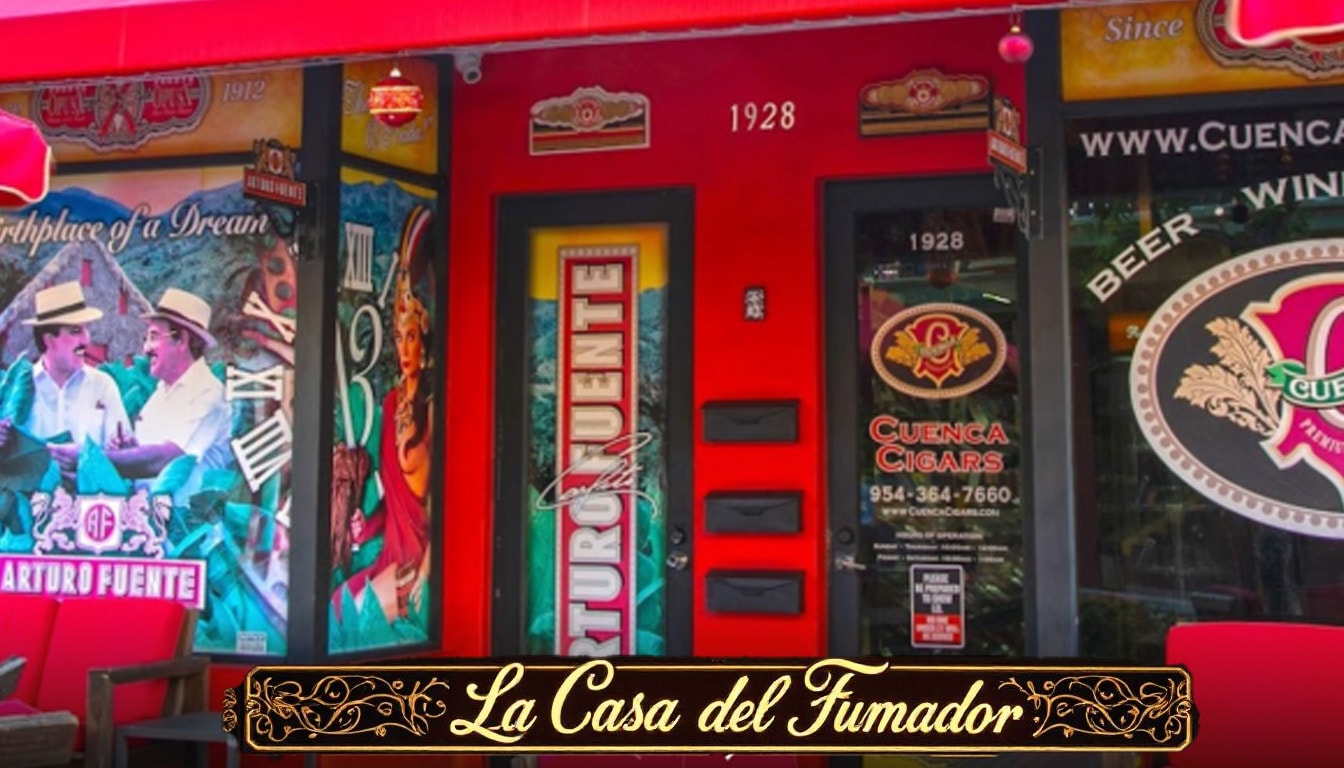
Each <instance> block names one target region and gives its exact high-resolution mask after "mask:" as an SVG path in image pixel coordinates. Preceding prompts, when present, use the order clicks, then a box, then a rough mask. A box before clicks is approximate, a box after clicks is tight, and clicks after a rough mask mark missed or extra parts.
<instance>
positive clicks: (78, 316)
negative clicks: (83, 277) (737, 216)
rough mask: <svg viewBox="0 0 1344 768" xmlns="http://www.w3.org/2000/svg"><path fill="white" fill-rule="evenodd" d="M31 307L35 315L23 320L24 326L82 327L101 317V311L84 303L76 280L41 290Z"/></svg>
mask: <svg viewBox="0 0 1344 768" xmlns="http://www.w3.org/2000/svg"><path fill="white" fill-rule="evenodd" d="M33 305H34V306H33V309H34V312H36V314H35V315H34V316H33V317H31V318H29V319H27V320H24V321H23V324H24V325H82V324H83V323H91V322H93V321H94V320H97V319H98V318H100V317H102V316H103V312H102V310H100V309H95V308H93V307H90V306H88V305H87V304H85V303H84V289H83V288H81V287H80V285H79V281H78V280H71V281H70V282H68V283H61V284H60V285H53V286H51V287H50V288H43V289H42V290H40V291H38V292H37V296H36V297H34V299H33Z"/></svg>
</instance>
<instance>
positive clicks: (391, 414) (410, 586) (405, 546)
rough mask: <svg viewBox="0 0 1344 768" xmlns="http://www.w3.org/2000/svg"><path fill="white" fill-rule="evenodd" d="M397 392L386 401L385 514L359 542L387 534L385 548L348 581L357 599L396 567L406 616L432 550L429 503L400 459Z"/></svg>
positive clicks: (381, 459)
mask: <svg viewBox="0 0 1344 768" xmlns="http://www.w3.org/2000/svg"><path fill="white" fill-rule="evenodd" d="M396 413H397V389H396V388H395V387H393V388H392V389H391V390H390V391H388V393H387V396H386V397H384V398H383V424H382V429H381V430H380V434H379V446H378V477H379V479H380V480H381V481H382V486H383V501H382V514H381V515H375V516H374V517H373V518H372V519H370V520H369V522H368V523H367V524H366V525H365V526H364V531H363V535H362V536H361V537H360V539H359V542H360V543H363V542H365V541H368V540H369V539H371V538H373V537H375V536H377V535H378V534H380V533H381V534H382V535H383V549H382V551H381V552H380V553H379V554H378V557H377V559H375V560H374V561H373V564H372V565H370V566H368V567H367V568H364V569H363V570H360V571H358V572H356V573H354V574H352V575H351V576H350V579H349V580H348V581H347V582H346V584H347V585H349V588H350V591H351V592H352V593H354V595H355V596H356V597H358V596H359V593H360V592H362V591H363V589H364V587H365V586H367V585H368V583H369V580H371V579H372V578H373V577H374V576H376V575H377V574H379V573H382V572H383V570H384V569H386V568H387V567H388V566H396V574H397V609H398V613H399V614H400V615H402V616H405V615H406V607H407V601H408V600H409V598H410V593H411V591H412V590H414V588H415V584H416V580H417V579H418V577H419V570H420V563H421V561H422V560H423V559H424V556H425V551H426V549H428V547H429V512H428V510H427V509H426V507H425V500H424V499H423V498H422V497H420V496H417V495H416V494H415V492H414V491H412V490H411V487H410V485H408V484H407V483H406V475H405V473H403V472H402V471H401V461H400V459H399V458H398V457H397V427H396V423H397V419H396Z"/></svg>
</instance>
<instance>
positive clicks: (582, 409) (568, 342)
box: [523, 224, 668, 656]
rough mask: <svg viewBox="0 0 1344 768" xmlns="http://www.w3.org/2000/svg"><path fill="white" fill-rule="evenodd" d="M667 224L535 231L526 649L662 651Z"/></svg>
mask: <svg viewBox="0 0 1344 768" xmlns="http://www.w3.org/2000/svg"><path fill="white" fill-rule="evenodd" d="M667 238H668V234H667V226H666V225H665V224H630V225H619V226H581V227H554V228H540V229H534V230H532V245H531V258H530V266H531V269H530V278H529V282H530V288H529V302H528V303H529V305H530V308H529V310H528V315H529V316H530V323H529V324H530V326H531V330H530V333H529V337H530V338H529V343H528V347H529V349H528V353H529V359H530V370H529V372H528V376H529V379H530V381H529V386H528V390H529V397H528V401H527V402H528V414H527V419H528V430H527V431H528V434H529V435H530V438H529V440H528V445H527V460H528V468H527V473H528V474H527V477H528V479H527V489H528V490H527V493H528V503H527V507H526V511H525V514H526V515H527V519H526V521H525V525H524V531H525V541H524V546H525V549H524V553H523V558H524V574H525V580H524V585H523V591H524V595H525V597H524V600H525V605H526V613H525V618H524V622H525V635H524V648H525V652H526V653H528V654H533V655H551V654H557V655H562V656H571V655H573V656H613V655H627V654H638V655H641V656H660V655H662V654H663V653H665V652H666V618H665V612H666V611H665V609H666V599H665V597H664V586H665V581H666V566H665V560H666V557H667V552H666V533H667V522H666V515H665V514H664V512H663V508H664V506H665V499H666V496H667V491H666V485H667V458H666V442H667V441H666V434H667V417H666V406H665V403H666V395H665V392H666V389H667V387H666V376H665V374H664V366H663V359H664V348H665V346H666V339H667V314H666V309H665V297H666V292H667V274H668V269H667Z"/></svg>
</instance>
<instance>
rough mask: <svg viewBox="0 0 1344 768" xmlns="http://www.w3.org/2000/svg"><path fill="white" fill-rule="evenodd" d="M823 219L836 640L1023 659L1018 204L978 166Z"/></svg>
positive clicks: (896, 186)
mask: <svg viewBox="0 0 1344 768" xmlns="http://www.w3.org/2000/svg"><path fill="white" fill-rule="evenodd" d="M826 226H827V232H826V242H827V250H828V253H827V260H828V264H827V304H828V310H827V312H828V321H827V322H828V336H827V347H828V360H827V368H828V392H829V395H828V398H829V401H828V433H829V439H830V448H829V451H828V453H829V456H830V458H829V462H830V467H829V480H828V485H829V488H830V490H829V496H830V498H829V501H830V527H831V547H832V550H831V553H830V554H831V557H832V563H833V567H832V571H831V578H830V596H831V605H830V610H829V621H830V645H831V652H832V653H834V654H837V655H840V654H843V655H851V654H857V655H873V656H895V657H902V656H905V657H908V656H919V655H968V656H991V657H993V656H1003V657H1011V656H1020V655H1022V654H1023V653H1024V652H1025V631H1024V615H1025V614H1024V604H1023V600H1024V591H1023V573H1024V566H1025V556H1024V549H1023V547H1024V528H1023V513H1022V503H1021V487H1020V480H1021V476H1020V473H1019V466H1020V463H1021V462H1020V460H1021V452H1022V446H1023V445H1024V442H1023V439H1022V437H1023V436H1022V428H1021V425H1022V418H1021V410H1022V409H1021V402H1020V376H1019V372H1020V363H1021V361H1020V359H1019V355H1018V350H1019V342H1020V341H1021V339H1020V338H1019V334H1020V333H1022V332H1024V330H1023V329H1024V325H1023V323H1022V321H1021V316H1022V311H1021V309H1022V303H1023V301H1022V299H1023V297H1022V291H1021V289H1020V285H1021V284H1022V281H1021V279H1020V276H1019V269H1018V267H1019V259H1018V242H1019V237H1018V232H1017V227H1016V225H1015V223H1014V214H1013V210H1012V209H1011V208H1008V207H1006V206H1005V203H1004V202H1003V198H1002V196H1000V195H999V193H998V192H997V191H996V190H995V189H994V186H993V183H992V181H991V179H990V177H989V176H983V177H982V176H974V177H958V178H939V179H929V180H911V181H900V182H895V181H892V182H878V183H869V182H865V183H860V184H845V185H835V186H832V187H831V188H829V189H828V191H827V211H826ZM891 764H893V765H895V764H902V761H896V762H893V763H891ZM905 764H910V763H909V762H908V761H906V762H905Z"/></svg>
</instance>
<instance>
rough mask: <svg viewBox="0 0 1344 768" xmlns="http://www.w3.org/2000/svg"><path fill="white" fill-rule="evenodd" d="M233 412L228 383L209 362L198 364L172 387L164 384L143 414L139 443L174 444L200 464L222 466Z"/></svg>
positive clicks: (226, 453) (199, 360) (195, 363)
mask: <svg viewBox="0 0 1344 768" xmlns="http://www.w3.org/2000/svg"><path fill="white" fill-rule="evenodd" d="M232 431H233V409H232V408H230V407H229V403H228V401H227V400H225V399H224V383H223V382H221V381H220V380H219V379H218V378H216V376H215V374H214V373H213V372H211V370H210V368H209V366H207V365H206V364H205V360H203V359H200V358H197V360H196V362H194V363H192V364H191V367H190V368H188V369H187V370H186V372H184V373H183V374H182V376H181V377H180V378H179V379H178V380H177V381H175V382H173V383H172V384H171V385H168V384H165V383H164V382H162V381H160V382H159V385H158V386H157V387H155V388H154V394H152V395H150V396H149V400H148V401H146V402H145V407H144V408H142V409H141V410H140V419H139V421H138V422H137V424H136V426H135V439H136V442H138V443H139V444H140V445H157V444H159V443H172V444H173V445H176V446H177V447H178V448H180V449H181V450H182V453H185V454H187V455H190V456H195V457H196V459H197V461H198V464H207V463H208V464H211V465H214V466H219V465H220V463H221V460H222V459H224V458H225V457H227V455H228V445H229V435H230V433H231V432H232Z"/></svg>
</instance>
